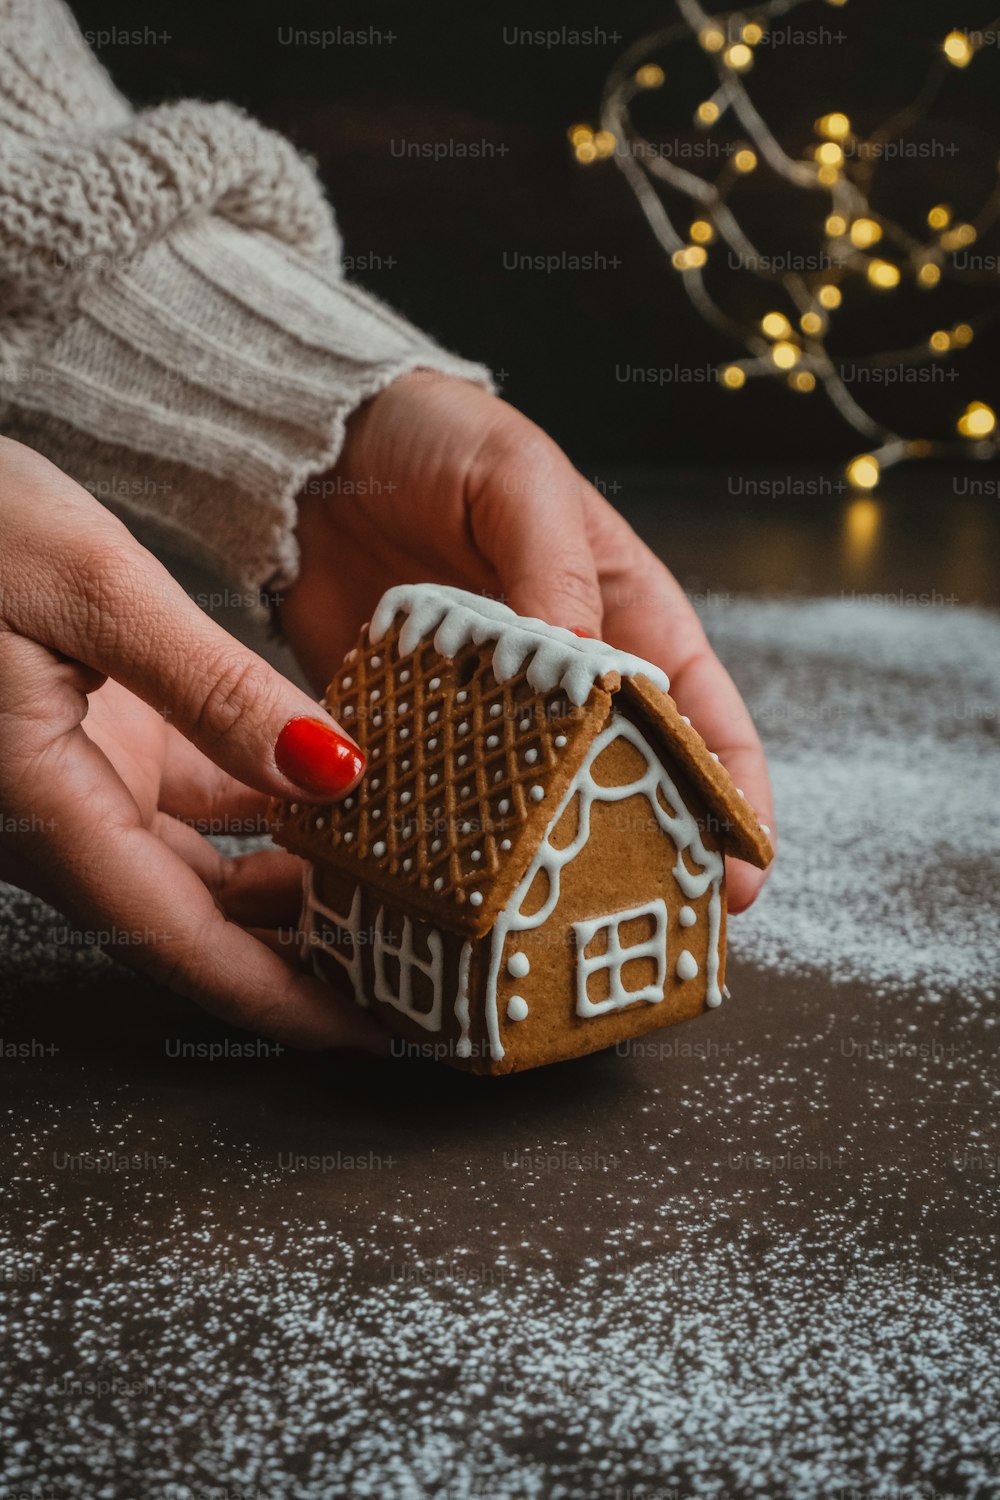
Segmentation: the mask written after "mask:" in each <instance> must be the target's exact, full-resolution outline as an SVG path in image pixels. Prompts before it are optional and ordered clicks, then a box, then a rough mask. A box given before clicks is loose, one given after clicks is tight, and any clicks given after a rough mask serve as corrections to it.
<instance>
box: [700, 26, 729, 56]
mask: <svg viewBox="0 0 1000 1500" xmlns="http://www.w3.org/2000/svg"><path fill="white" fill-rule="evenodd" d="M698 40H699V42H700V43H701V45H702V46H703V47H704V49H705V51H706V52H721V51H722V49H723V47H724V46H725V45H726V33H725V32H724V31H723V30H722V28H721V26H706V27H705V29H704V30H703V31H702V33H701V35H700V36H699V38H698Z"/></svg>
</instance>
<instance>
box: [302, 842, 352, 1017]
mask: <svg viewBox="0 0 1000 1500" xmlns="http://www.w3.org/2000/svg"><path fill="white" fill-rule="evenodd" d="M302 916H303V921H302V926H303V928H304V929H305V934H306V942H307V943H308V944H309V951H310V955H311V958H312V967H313V973H314V974H316V975H317V976H318V977H319V978H320V979H325V978H326V975H325V974H324V973H323V970H322V969H321V967H320V964H319V957H320V955H319V954H318V953H317V952H316V945H315V944H314V941H313V939H314V937H315V935H316V928H317V925H318V924H317V922H316V918H317V916H321V917H325V918H326V919H327V921H328V922H333V923H334V924H335V926H337V927H339V928H340V929H341V931H342V932H346V933H348V934H349V935H350V939H351V944H350V946H351V957H350V958H347V957H345V955H344V954H343V953H341V952H340V951H339V950H338V949H337V948H335V947H334V946H333V944H332V943H325V942H323V941H322V940H321V941H320V943H319V947H320V948H321V949H322V951H323V952H324V953H325V954H326V955H327V957H328V958H333V959H336V961H337V963H338V964H340V966H341V968H342V969H344V970H345V971H346V973H347V977H348V979H349V980H350V981H351V988H352V989H353V991H354V998H355V1000H356V1001H357V1002H358V1004H359V1005H362V1006H366V1007H367V1005H368V997H367V995H366V994H365V989H364V976H363V975H362V972H361V948H360V945H359V943H358V930H359V926H360V922H361V887H360V885H356V886H355V887H354V895H353V897H352V898H351V909H350V911H349V912H348V914H347V916H346V917H342V916H341V915H340V913H339V912H336V911H334V909H333V907H332V906H324V905H323V902H322V901H321V900H320V899H319V897H318V896H317V895H316V877H315V874H314V871H313V867H312V866H311V865H308V864H307V865H306V872H305V876H304V880H303V910H302Z"/></svg>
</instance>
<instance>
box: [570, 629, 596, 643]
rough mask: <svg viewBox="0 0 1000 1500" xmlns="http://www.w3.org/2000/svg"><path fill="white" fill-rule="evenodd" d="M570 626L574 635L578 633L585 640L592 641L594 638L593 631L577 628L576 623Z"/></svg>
mask: <svg viewBox="0 0 1000 1500" xmlns="http://www.w3.org/2000/svg"><path fill="white" fill-rule="evenodd" d="M569 628H570V630H571V631H572V632H573V634H574V635H578V636H579V637H580V639H581V640H583V641H592V640H593V639H594V635H593V633H592V632H591V631H589V630H577V628H576V626H575V625H571V626H570V627H569Z"/></svg>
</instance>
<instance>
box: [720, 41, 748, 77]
mask: <svg viewBox="0 0 1000 1500" xmlns="http://www.w3.org/2000/svg"><path fill="white" fill-rule="evenodd" d="M722 61H723V62H724V63H725V65H726V67H727V68H732V69H733V71H734V72H735V73H745V72H746V71H747V69H748V68H752V67H753V53H752V52H751V50H750V48H749V47H748V46H747V45H746V43H745V42H737V43H736V45H735V46H733V47H727V48H726V50H725V52H724V53H723V54H722Z"/></svg>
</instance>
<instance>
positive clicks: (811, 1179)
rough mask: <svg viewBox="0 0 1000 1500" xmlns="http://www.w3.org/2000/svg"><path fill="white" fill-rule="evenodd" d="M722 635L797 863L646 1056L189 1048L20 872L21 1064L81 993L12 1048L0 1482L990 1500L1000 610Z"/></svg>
mask: <svg viewBox="0 0 1000 1500" xmlns="http://www.w3.org/2000/svg"><path fill="white" fill-rule="evenodd" d="M709 624H710V627H711V630H712V633H713V635H714V637H715V639H716V641H717V642H718V643H719V645H720V648H721V649H722V652H723V655H724V657H725V659H726V661H727V664H730V665H731V666H732V667H733V669H734V672H735V675H736V677H737V679H738V681H739V682H740V684H741V686H743V687H744V688H745V689H746V691H747V693H748V697H749V699H750V701H751V705H752V706H753V707H754V708H755V710H756V712H757V715H758V719H759V721H760V723H761V727H762V729H763V731H764V734H765V737H766V739H767V740H768V742H769V745H770V748H771V752H772V759H773V763H774V767H775V772H776V782H777V788H778V807H779V817H780V819H781V834H782V847H781V852H780V858H779V864H778V868H777V870H776V872H775V877H774V880H773V881H772V884H771V886H770V887H769V889H768V891H767V892H766V893H765V896H764V898H763V900H762V902H761V903H760V906H759V908H758V909H756V910H755V911H754V912H753V913H751V914H749V915H747V916H743V917H740V918H738V919H736V920H734V922H733V924H732V927H731V929H730V951H731V954H732V959H733V980H732V983H733V990H734V1000H733V1003H732V1004H727V1005H724V1006H723V1007H722V1008H721V1010H719V1011H717V1012H714V1013H713V1014H712V1015H711V1016H706V1017H704V1018H702V1019H700V1020H698V1021H694V1022H690V1023H687V1024H686V1025H684V1026H680V1027H676V1028H671V1029H670V1030H669V1031H666V1032H663V1033H659V1034H656V1035H655V1036H651V1037H649V1038H646V1039H645V1041H644V1042H640V1043H638V1044H635V1045H632V1046H631V1047H629V1048H627V1049H626V1050H625V1052H624V1054H619V1055H616V1054H614V1053H610V1054H602V1055H600V1056H596V1057H593V1058H590V1059H586V1060H584V1061H583V1062H581V1063H578V1064H573V1065H570V1066H567V1067H565V1068H558V1069H551V1070H540V1071H539V1072H538V1073H536V1074H528V1075H524V1076H522V1077H518V1078H512V1079H507V1080H504V1081H503V1082H502V1084H501V1085H500V1087H499V1089H497V1088H494V1089H493V1090H492V1091H491V1090H490V1088H489V1081H488V1080H478V1079H468V1078H463V1077H457V1076H453V1075H451V1074H448V1073H447V1072H445V1071H444V1070H436V1071H431V1070H429V1069H424V1070H422V1069H419V1068H417V1069H415V1070H411V1069H410V1068H406V1067H399V1068H394V1069H392V1070H391V1071H390V1072H388V1073H386V1072H384V1071H382V1070H380V1069H378V1068H373V1069H370V1070H362V1069H360V1068H359V1067H358V1066H357V1065H353V1066H352V1065H347V1064H345V1065H343V1066H341V1067H340V1068H339V1069H337V1070H335V1071H334V1072H333V1073H329V1072H327V1071H325V1070H324V1069H323V1066H322V1065H317V1066H316V1067H315V1068H307V1067H306V1066H305V1065H303V1064H301V1063H299V1062H296V1061H292V1060H289V1059H287V1058H283V1059H280V1060H278V1061H265V1062H262V1063H260V1064H258V1065H256V1072H253V1073H249V1074H247V1073H244V1072H242V1071H241V1069H245V1068H247V1067H249V1066H250V1065H249V1064H247V1063H245V1062H244V1063H241V1062H239V1061H234V1062H232V1063H230V1064H228V1065H222V1064H217V1065H210V1064H206V1063H197V1062H193V1063H187V1064H185V1063H183V1062H169V1063H168V1062H166V1061H165V1060H164V1053H163V1048H164V1033H165V1032H166V1030H167V1028H170V1032H169V1034H176V1031H177V1029H178V1028H179V1027H180V1028H185V1029H186V1028H195V1030H194V1035H195V1036H206V1035H208V1036H216V1035H218V1032H217V1031H215V1030H213V1023H211V1022H209V1021H207V1020H205V1019H204V1018H200V1017H198V1016H196V1015H192V1014H191V1012H190V1011H189V1010H188V1009H186V1008H185V1007H184V1006H182V1005H181V1004H180V1003H179V1002H178V1003H177V1004H176V1005H174V1006H173V1007H172V1006H171V1002H169V1001H166V1000H165V999H164V998H163V997H162V995H158V994H157V993H156V992H155V991H152V990H151V988H150V986H148V984H146V982H145V981H141V980H140V981H132V980H130V979H127V978H124V977H123V976H122V974H121V971H119V970H117V969H116V968H114V967H112V966H111V965H110V964H108V963H107V961H106V960H105V959H104V958H103V957H101V956H100V955H98V953H97V952H96V950H94V949H87V948H74V947H72V946H71V945H70V944H68V943H67V942H65V941H58V940H54V939H53V919H52V917H51V914H49V913H47V912H46V910H45V908H44V907H42V906H41V905H40V904H39V903H36V902H33V901H31V900H29V899H28V898H23V897H18V896H14V895H12V894H11V893H8V892H5V891H4V890H3V889H2V888H0V926H2V930H3V931H4V934H5V936H8V935H9V937H10V938H11V942H10V943H9V945H8V946H7V947H6V948H5V949H4V950H3V952H2V953H0V991H2V992H3V996H4V1009H5V1017H4V1038H5V1040H10V1041H15V1042H16V1039H17V1038H19V1037H24V1036H34V1037H36V1038H38V1039H40V1041H41V1042H43V1043H44V1042H45V1040H46V1038H47V1037H48V1036H49V1034H50V1013H51V1011H52V1009H53V1008H54V1007H61V1011H62V1014H61V1020H60V1022H59V1026H58V1033H57V1034H58V1039H59V1041H60V1044H61V1049H62V1050H61V1051H58V1052H57V1054H56V1055H55V1056H54V1057H50V1056H48V1055H39V1056H37V1057H36V1056H35V1054H34V1053H31V1054H30V1055H26V1056H25V1057H24V1059H23V1060H14V1061H10V1060H9V1058H8V1054H7V1053H5V1054H4V1058H3V1072H4V1088H5V1110H6V1111H7V1114H6V1117H5V1121H4V1131H3V1135H2V1137H0V1138H2V1139H3V1141H4V1143H5V1147H6V1148H7V1149H9V1150H10V1151H11V1157H12V1160H11V1164H10V1166H9V1168H8V1172H7V1174H5V1175H7V1176H8V1177H9V1182H10V1186H9V1191H8V1192H7V1193H6V1196H5V1202H4V1223H3V1224H2V1225H0V1271H2V1274H0V1290H2V1292H3V1295H4V1302H5V1304H6V1309H5V1312H4V1314H3V1325H2V1332H3V1336H4V1344H5V1352H6V1361H5V1366H6V1372H7V1373H8V1374H9V1376H10V1388H9V1390H8V1391H6V1392H5V1393H4V1394H3V1395H2V1396H0V1429H2V1430H0V1452H2V1453H3V1459H2V1464H0V1493H5V1492H10V1493H15V1494H16V1493H19V1492H27V1493H28V1494H31V1492H32V1489H34V1490H35V1491H36V1492H37V1493H38V1494H39V1495H45V1494H51V1495H52V1496H53V1497H57V1500H92V1497H98V1500H117V1497H119V1496H126V1497H131V1496H140V1495H141V1496H142V1497H143V1500H146V1497H148V1500H207V1497H209V1496H212V1495H213V1494H214V1495H218V1496H220V1497H221V1496H226V1497H227V1500H236V1497H237V1496H238V1495H241V1494H242V1495H243V1496H247V1497H249V1496H252V1497H253V1500H291V1497H295V1500H327V1497H335V1496H340V1495H351V1496H354V1495H357V1496H379V1497H385V1500H390V1497H391V1500H429V1497H435V1500H438V1497H440V1500H485V1497H487V1496H488V1497H490V1500H522V1497H525V1500H527V1497H532V1500H534V1497H538V1500H542V1497H545V1500H548V1497H552V1500H592V1497H594V1500H600V1497H606V1500H627V1497H629V1496H634V1497H636V1500H638V1497H640V1496H641V1497H647V1500H653V1497H657V1496H659V1497H666V1496H670V1500H675V1497H679V1496H682V1495H684V1494H690V1495H692V1496H696V1497H699V1500H717V1497H721V1496H722V1495H723V1494H726V1493H727V1491H728V1494H729V1495H730V1496H733V1497H738V1500H817V1497H824V1500H833V1497H836V1500H847V1497H848V1496H851V1495H852V1494H860V1495H862V1496H865V1497H866V1500H867V1497H875V1496H879V1497H882V1496H885V1497H892V1500H911V1497H915V1496H916V1495H918V1494H921V1493H922V1494H927V1495H929V1494H931V1493H933V1494H934V1496H935V1500H945V1497H950V1496H963V1497H964V1496H972V1495H975V1496H991V1495H995V1494H996V1493H997V1481H996V1473H997V1453H998V1452H1000V1419H998V1412H1000V1361H998V1360H997V1358H996V1350H997V1348H998V1346H1000V1289H998V1286H997V1281H996V1256H995V1224H996V1184H997V1180H998V1173H1000V1165H998V1160H997V1142H996V1129H995V1121H996V1117H997V1106H998V1102H1000V1100H998V1095H1000V1089H998V1082H997V1076H996V1043H995V1034H996V1033H995V1022H994V1018H993V1017H992V1016H991V1015H990V1013H989V1008H988V1006H987V1005H986V1004H985V1003H984V999H985V996H986V994H987V985H988V984H989V983H990V982H992V979H993V972H994V970H995V964H996V957H997V944H996V928H995V925H994V922H995V914H994V913H993V911H992V910H991V907H990V900H989V894H990V892H989V887H988V885H987V883H986V881H987V875H986V873H985V872H987V871H988V868H989V861H990V860H991V859H992V858H993V857H994V855H995V853H996V838H997V835H996V832H995V829H994V826H993V824H994V819H993V816H992V809H993V797H994V796H995V787H996V785H997V784H998V778H997V774H996V773H997V755H998V749H997V738H996V734H995V731H994V729H992V728H991V727H990V718H989V713H988V712H987V709H988V708H989V707H991V706H995V705H996V704H997V703H998V701H1000V697H998V694H997V676H996V670H997V669H996V667H995V666H994V663H995V662H996V661H997V659H998V657H1000V652H998V651H997V649H996V648H997V646H998V644H1000V641H998V629H997V623H996V621H995V619H994V618H993V617H992V616H987V615H975V614H971V613H968V612H959V611H955V612H952V613H950V614H948V615H943V614H940V613H938V612H934V613H933V614H930V613H928V614H927V615H924V614H918V613H915V612H914V613H906V614H898V615H897V614H893V613H892V612H890V611H878V610H870V611H866V610H862V609H857V608H850V609H849V608H847V607H846V606H842V605H831V604H817V605H793V604H780V605H759V604H737V605H734V606H731V607H729V608H727V609H725V610H720V611H718V612H717V613H716V614H715V615H714V617H712V618H710V620H709ZM977 703H978V704H980V705H981V709H982V711H980V712H973V713H970V712H969V708H970V706H973V705H975V704H977ZM991 785H992V789H993V790H992V791H991V793H990V795H989V796H987V791H988V789H990V787H991ZM814 804H815V805H814ZM867 820H871V826H868V821H867ZM817 848H818V849H819V852H818V853H817ZM963 872H968V874H967V885H968V889H967V890H966V891H965V893H964V894H963V883H962V882H963ZM57 923H59V924H61V919H57ZM991 958H992V963H991ZM751 961H752V962H751ZM754 963H756V964H766V965H767V966H769V967H768V973H767V976H766V977H765V978H762V977H761V976H760V975H759V974H757V975H755V974H754V972H753V964H754ZM519 967H520V966H519ZM852 975H855V976H860V978H861V980H862V981H865V980H872V981H874V984H875V986H876V987H877V989H878V991H879V993H878V994H876V993H875V992H874V990H873V986H872V985H871V984H868V983H866V982H860V983H854V984H852V985H851V986H850V987H849V988H848V987H844V988H842V989H841V990H840V991H839V992H831V990H830V986H829V981H830V980H834V981H837V982H839V981H841V980H844V979H845V978H850V976H852ZM115 995H117V997H118V998H117V1007H118V1008H117V1009H114V1006H115V1003H116V1002H115ZM67 997H69V998H68V999H67ZM139 997H141V998H139ZM109 1007H110V1009H109ZM109 1039H111V1040H112V1041H113V1048H114V1050H112V1051H111V1053H110V1055H109ZM363 1072H367V1073H368V1074H369V1075H370V1076H366V1077H362V1076H361V1074H362V1073H363ZM26 1121H27V1122H28V1123H27V1124H26V1123H25V1122H26ZM73 1151H75V1152H83V1153H90V1156H91V1163H92V1164H91V1165H90V1166H86V1165H84V1166H82V1167H77V1168H74V1169H71V1168H69V1167H67V1166H66V1165H65V1161H64V1157H65V1154H66V1153H67V1152H73ZM133 1152H135V1153H141V1161H140V1163H139V1165H138V1166H136V1167H134V1168H132V1167H130V1166H128V1165H124V1166H123V1165H121V1163H120V1160H119V1164H118V1165H114V1166H112V1167H110V1168H109V1169H108V1170H106V1171H105V1170H104V1169H103V1167H102V1165H101V1163H102V1162H103V1160H104V1158H103V1157H102V1155H101V1153H108V1160H111V1159H112V1155H113V1154H114V1153H118V1154H119V1157H120V1156H121V1154H124V1153H133ZM312 1152H315V1153H329V1161H330V1163H331V1165H329V1167H327V1166H326V1165H324V1162H325V1160H326V1157H325V1156H324V1157H322V1158H321V1157H319V1156H317V1158H316V1159H315V1160H314V1162H313V1164H312V1165H310V1164H309V1163H310V1160H311V1159H310V1157H309V1156H308V1155H304V1156H303V1157H302V1158H301V1161H302V1163H303V1164H296V1165H294V1166H289V1165H288V1159H289V1157H290V1156H292V1157H294V1159H295V1161H296V1162H297V1163H298V1161H299V1158H298V1157H297V1156H295V1153H312ZM341 1153H346V1155H342V1154H341ZM95 1161H96V1162H97V1165H94V1164H93V1163H94V1162H95ZM316 1161H318V1162H319V1163H320V1164H319V1165H316V1164H315V1163H316Z"/></svg>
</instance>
